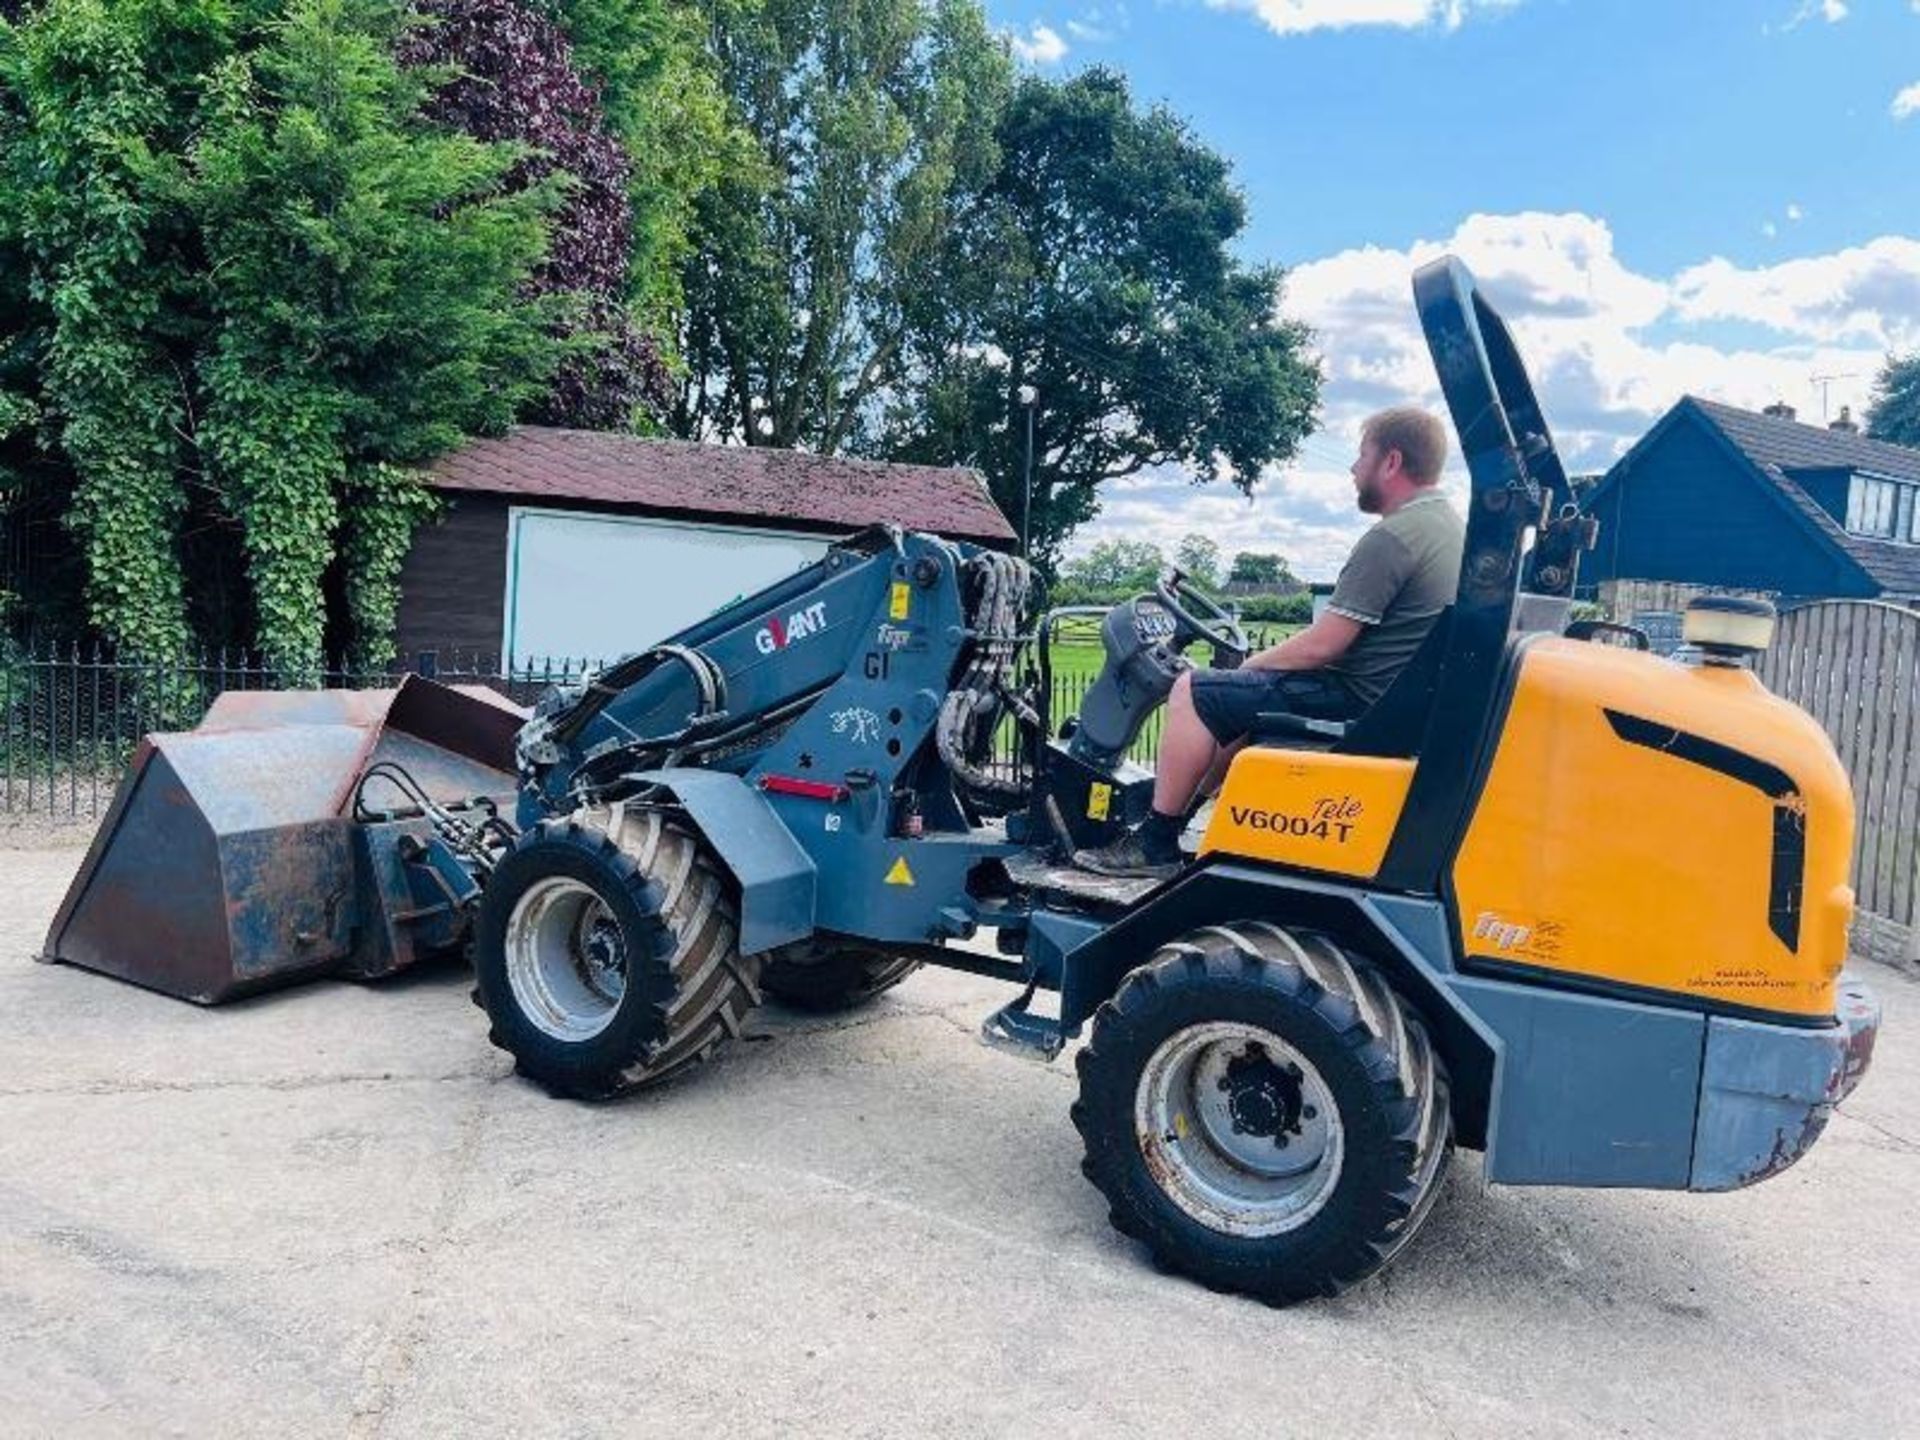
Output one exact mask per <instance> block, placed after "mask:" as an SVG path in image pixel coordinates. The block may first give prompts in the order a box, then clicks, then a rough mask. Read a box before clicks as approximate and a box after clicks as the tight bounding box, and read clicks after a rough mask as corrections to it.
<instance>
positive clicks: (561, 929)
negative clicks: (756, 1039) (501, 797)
mask: <svg viewBox="0 0 1920 1440" xmlns="http://www.w3.org/2000/svg"><path fill="white" fill-rule="evenodd" d="M759 968H760V965H759V957H757V956H743V955H741V953H740V915H739V905H738V902H737V900H736V899H735V895H734V886H733V882H732V879H731V877H729V876H728V874H727V873H726V872H725V871H724V870H723V869H721V867H720V865H719V863H718V862H717V861H716V860H715V859H714V858H713V856H712V855H711V854H710V853H709V852H708V850H707V848H706V846H705V845H704V844H703V843H702V842H701V840H700V838H699V837H698V836H697V835H695V834H694V833H693V832H692V831H691V830H688V829H687V828H685V827H684V826H682V825H681V824H680V823H678V822H677V821H674V820H670V819H668V818H666V817H665V816H663V815H661V814H660V813H659V812H657V811H653V810H634V811H629V810H625V809H622V808H618V807H616V808H615V809H613V810H604V809H601V810H593V809H583V810H579V811H576V812H575V813H574V814H573V815H571V816H568V817H567V818H565V819H562V820H549V821H547V822H546V823H545V824H543V825H541V826H540V827H539V828H538V829H536V830H531V831H529V832H528V833H527V834H526V835H525V836H524V837H522V839H521V841H520V843H519V844H518V845H517V846H516V847H515V848H514V850H513V851H512V853H510V854H509V855H508V856H507V857H506V858H505V859H504V860H502V861H501V862H500V865H499V867H498V868H497V869H496V870H495V871H494V873H493V876H492V878H491V879H490V880H489V881H488V882H487V889H486V895H485V898H484V900H483V902H482V904H481V909H480V917H479V922H478V924H477V926H476V927H475V936H474V971H475V976H476V978H477V980H478V982H479V992H480V1000H481V1003H482V1004H483V1005H484V1006H485V1008H486V1011H487V1015H488V1018H489V1019H490V1020H491V1021H492V1029H491V1031H490V1034H489V1037H488V1038H490V1039H491V1040H492V1041H493V1043H494V1044H496V1045H498V1046H499V1047H500V1048H501V1049H503V1050H506V1051H507V1052H509V1053H510V1054H511V1055H512V1056H513V1058H514V1061H515V1062H516V1064H517V1067H518V1069H519V1071H520V1073H521V1074H523V1075H526V1076H528V1077H529V1078H531V1079H533V1080H536V1081H538V1082H539V1083H540V1084H542V1085H544V1086H546V1087H547V1089H548V1090H550V1091H552V1092H553V1093H555V1094H558V1095H567V1096H572V1097H575V1098H578V1099H585V1100H604V1099H609V1098H611V1097H613V1096H616V1095H624V1094H627V1093H629V1092H631V1091H634V1090H639V1089H643V1088H644V1087H646V1086H649V1085H655V1084H658V1083H659V1082H660V1081H662V1080H665V1079H667V1078H668V1077H670V1076H672V1075H675V1074H677V1073H678V1072H680V1071H681V1070H684V1069H686V1068H687V1067H688V1066H690V1065H694V1064H697V1063H698V1062H699V1061H702V1060H704V1059H706V1058H707V1057H708V1056H709V1055H711V1054H712V1053H713V1051H714V1050H715V1048H716V1047H718V1046H719V1045H720V1043H721V1042H722V1041H724V1040H726V1039H728V1038H730V1037H733V1036H737V1035H738V1034H739V1033H740V1029H741V1025H742V1022H743V1021H745V1019H746V1017H747V1015H748V1014H749V1013H750V1012H751V1011H752V1009H753V1008H754V1006H755V1005H757V1004H759V1003H760V990H759Z"/></svg>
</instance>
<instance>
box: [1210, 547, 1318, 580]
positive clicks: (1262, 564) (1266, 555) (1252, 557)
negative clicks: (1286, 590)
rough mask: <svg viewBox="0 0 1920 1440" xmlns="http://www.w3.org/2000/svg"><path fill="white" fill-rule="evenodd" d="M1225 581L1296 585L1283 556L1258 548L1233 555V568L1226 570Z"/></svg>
mask: <svg viewBox="0 0 1920 1440" xmlns="http://www.w3.org/2000/svg"><path fill="white" fill-rule="evenodd" d="M1227 582H1228V583H1229V584H1232V585H1272V586H1282V585H1297V584H1299V583H1300V582H1299V581H1298V580H1297V579H1296V578H1295V577H1294V573H1293V570H1292V568H1291V567H1290V566H1288V564H1287V562H1286V559H1285V558H1284V557H1283V556H1280V555H1275V554H1272V553H1270V552H1265V551H1258V550H1242V551H1241V552H1240V553H1239V554H1237V555H1235V556H1234V557H1233V568H1232V569H1230V570H1229V571H1228V572H1227Z"/></svg>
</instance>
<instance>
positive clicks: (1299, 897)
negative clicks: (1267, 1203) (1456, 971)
mask: <svg viewBox="0 0 1920 1440" xmlns="http://www.w3.org/2000/svg"><path fill="white" fill-rule="evenodd" d="M1235 920H1272V921H1275V922H1276V923H1279V924H1285V925H1307V926H1311V927H1312V928H1314V929H1317V930H1324V931H1325V932H1326V933H1327V934H1328V935H1331V936H1332V937H1333V938H1335V939H1336V940H1338V941H1340V943H1342V944H1343V945H1347V946H1349V947H1351V948H1353V949H1355V950H1359V951H1361V952H1362V953H1364V954H1366V955H1367V956H1368V957H1369V958H1370V959H1372V960H1374V961H1375V962H1376V963H1377V964H1379V965H1380V967H1381V968H1382V969H1383V970H1385V971H1386V973H1387V974H1388V975H1389V977H1391V978H1392V980H1393V981H1394V983H1395V984H1396V985H1398V986H1399V987H1400V988H1401V989H1402V991H1403V992H1404V993H1405V994H1406V995H1408V996H1409V998H1411V999H1413V1000H1414V1001H1415V1002H1416V1003H1418V1005H1419V1006H1420V1010H1421V1013H1422V1014H1423V1015H1424V1016H1425V1017H1426V1018H1427V1023H1428V1028H1429V1029H1430V1030H1431V1031H1432V1032H1433V1038H1434V1044H1435V1046H1436V1047H1437V1048H1438V1049H1439V1051H1440V1053H1441V1055H1442V1056H1443V1057H1444V1058H1445V1060H1446V1062H1447V1069H1448V1071H1449V1073H1450V1074H1451V1076H1452V1079H1453V1108H1454V1127H1455V1132H1456V1135H1457V1137H1458V1139H1459V1142H1460V1143H1461V1144H1462V1145H1465V1146H1468V1147H1469V1148H1472V1149H1478V1148H1481V1147H1482V1146H1483V1145H1484V1144H1485V1132H1486V1126H1487V1117H1488V1114H1489V1113H1490V1110H1491V1105H1492V1097H1493V1088H1494V1083H1495V1077H1496V1070H1497V1067H1498V1061H1499V1055H1500V1041H1499V1039H1498V1037H1497V1036H1496V1035H1495V1034H1494V1033H1493V1032H1492V1031H1491V1030H1490V1029H1489V1028H1488V1027H1487V1026H1486V1025H1485V1023H1484V1022H1483V1021H1482V1020H1481V1019H1480V1017H1479V1016H1477V1015H1475V1014H1474V1013H1473V1011H1472V1010H1470V1009H1469V1008H1467V1006H1466V1005H1464V1004H1463V1003H1462V1002H1461V1000H1460V998H1459V997H1458V996H1457V995H1455V994H1454V993H1453V991H1452V989H1451V987H1450V986H1449V985H1448V984H1447V979H1448V978H1450V972H1451V970H1452V964H1451V961H1450V959H1449V958H1448V939H1447V934H1448V931H1447V920H1446V912H1445V910H1444V908H1443V907H1442V906H1441V904H1440V902H1439V901H1437V900H1432V899H1425V898H1420V897H1414V896H1397V895H1381V894H1377V893H1372V892H1368V891H1365V890H1359V889H1354V888H1350V887H1348V886H1344V885H1337V884H1327V883H1324V882H1321V881H1315V880H1309V879H1306V878H1304V877H1298V876H1293V875H1285V874H1280V873H1277V872H1275V871H1271V870H1262V869H1256V868H1254V867H1251V866H1245V865H1237V864H1232V863H1221V862H1215V861H1211V860H1207V861H1202V862H1201V863H1199V864H1197V865H1193V866H1189V867H1188V868H1186V869H1184V870H1182V871H1181V872H1180V873H1179V874H1178V875H1176V876H1174V878H1173V879H1171V880H1169V881H1168V882H1167V883H1166V884H1165V885H1163V886H1161V887H1160V888H1159V889H1157V890H1155V891H1153V892H1151V893H1150V894H1148V895H1147V896H1146V897H1144V898H1143V899H1142V900H1141V901H1140V902H1139V903H1138V904H1137V905H1135V906H1134V907H1133V908H1132V909H1131V910H1129V911H1128V912H1127V913H1126V914H1125V915H1123V916H1122V917H1121V918H1120V919H1119V920H1117V921H1115V922H1114V923H1113V924H1112V925H1111V926H1109V927H1108V928H1106V929H1105V930H1103V931H1101V932H1100V933H1099V934H1098V935H1096V936H1094V937H1093V938H1092V939H1091V940H1089V941H1087V943H1086V944H1084V945H1081V946H1078V947H1077V948H1075V949H1074V950H1073V951H1072V952H1071V953H1070V954H1069V955H1068V956H1067V957H1066V960H1065V962H1064V966H1063V969H1064V974H1063V976H1062V983H1061V996H1060V1021H1061V1025H1062V1026H1063V1027H1064V1028H1065V1029H1066V1030H1067V1031H1068V1033H1072V1032H1073V1031H1074V1030H1076V1029H1078V1027H1079V1026H1080V1025H1082V1024H1083V1023H1084V1022H1085V1021H1086V1020H1087V1019H1088V1018H1089V1017H1090V1016H1091V1015H1092V1014H1093V1012H1094V1011H1095V1010H1097V1009H1099V1008H1100V1006H1101V1004H1102V1003H1103V1002H1104V1001H1106V1000H1107V999H1108V998H1109V997H1110V996H1111V995H1112V994H1113V993H1114V992H1115V991H1116V990H1118V989H1119V987H1120V982H1121V981H1122V980H1124V979H1125V978H1126V976H1127V972H1128V971H1130V970H1132V969H1133V968H1134V967H1135V966H1137V965H1142V964H1145V963H1146V961H1148V960H1149V959H1151V958H1152V956H1153V953H1154V951H1155V950H1156V949H1158V948H1159V947H1160V946H1161V945H1164V944H1165V943H1167V942H1168V941H1169V940H1172V939H1174V938H1176V937H1177V936H1180V935H1182V934H1184V933H1186V932H1187V931H1189V930H1194V929H1197V928H1199V927H1200V926H1203V925H1214V924H1226V923H1230V922H1232V921H1235Z"/></svg>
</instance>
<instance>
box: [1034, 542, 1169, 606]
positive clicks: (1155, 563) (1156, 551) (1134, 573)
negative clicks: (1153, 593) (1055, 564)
mask: <svg viewBox="0 0 1920 1440" xmlns="http://www.w3.org/2000/svg"><path fill="white" fill-rule="evenodd" d="M1166 568H1167V557H1166V556H1165V555H1164V554H1163V553H1161V550H1160V547H1159V546H1158V545H1155V544H1152V543H1151V542H1150V541H1146V540H1102V541H1101V542H1100V543H1099V544H1097V545H1095V546H1094V547H1093V548H1092V549H1090V550H1088V551H1087V552H1086V553H1085V554H1083V555H1076V556H1074V557H1073V558H1072V559H1071V560H1068V561H1067V562H1066V563H1065V564H1064V565H1063V566H1061V568H1060V580H1061V586H1062V589H1063V590H1064V589H1067V588H1068V587H1071V589H1072V591H1073V593H1074V594H1076V595H1080V596H1084V597H1086V598H1088V599H1089V600H1105V599H1117V598H1119V597H1120V596H1121V595H1132V594H1138V593H1139V592H1140V591H1142V590H1151V589H1152V588H1153V586H1154V582H1155V581H1157V580H1158V579H1159V578H1160V572H1161V571H1163V570H1165V569H1166Z"/></svg>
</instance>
